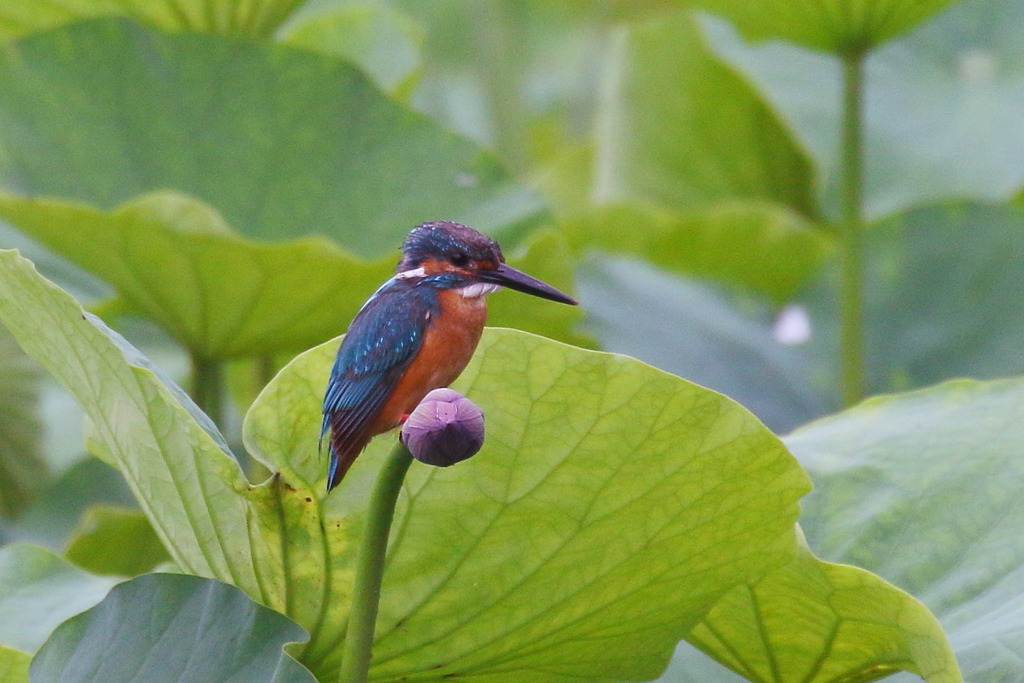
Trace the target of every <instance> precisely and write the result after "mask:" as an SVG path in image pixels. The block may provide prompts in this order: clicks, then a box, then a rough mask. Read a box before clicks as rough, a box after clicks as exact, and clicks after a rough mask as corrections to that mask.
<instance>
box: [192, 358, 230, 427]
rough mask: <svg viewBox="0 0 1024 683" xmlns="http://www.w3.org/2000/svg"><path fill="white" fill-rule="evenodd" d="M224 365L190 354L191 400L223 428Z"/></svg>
mask: <svg viewBox="0 0 1024 683" xmlns="http://www.w3.org/2000/svg"><path fill="white" fill-rule="evenodd" d="M223 397H224V365H223V364H222V363H221V362H220V361H215V360H209V359H207V358H200V357H199V356H197V355H195V354H192V400H193V401H195V402H196V405H198V406H199V407H200V408H201V409H202V411H203V412H204V413H206V414H207V415H209V416H210V419H211V420H213V423H214V424H215V425H217V426H218V427H220V428H221V429H223V428H224V402H223Z"/></svg>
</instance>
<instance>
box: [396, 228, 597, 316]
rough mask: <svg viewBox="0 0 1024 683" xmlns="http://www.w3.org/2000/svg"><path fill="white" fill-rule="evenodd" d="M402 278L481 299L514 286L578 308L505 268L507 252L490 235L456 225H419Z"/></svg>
mask: <svg viewBox="0 0 1024 683" xmlns="http://www.w3.org/2000/svg"><path fill="white" fill-rule="evenodd" d="M395 277H397V278H400V279H409V280H412V279H420V278H424V279H428V280H429V281H430V282H431V283H432V284H434V285H435V286H438V287H440V288H443V289H459V290H461V291H462V292H463V294H464V295H466V296H480V295H483V294H486V293H488V292H490V291H494V290H495V289H500V288H501V287H508V288H509V289H514V290H517V291H520V292H525V293H526V294H532V295H533V296H539V297H541V298H543V299H550V300H551V301H558V302H560V303H564V304H572V305H574V306H575V305H577V302H576V300H575V299H573V298H572V297H570V296H568V295H567V294H564V293H562V292H560V291H559V290H557V289H555V288H554V287H552V286H551V285H549V284H547V283H545V282H542V281H541V280H538V279H537V278H535V277H531V276H529V275H527V274H526V273H523V272H522V271H519V270H516V269H515V268H513V267H512V266H509V265H507V264H506V263H505V257H504V256H503V255H502V253H501V247H500V246H498V243H497V242H495V241H494V240H492V239H491V238H490V237H488V236H487V235H484V234H483V233H480V232H477V231H476V230H474V229H473V228H470V227H468V226H465V225H462V224H460V223H452V222H450V221H430V222H429V223H423V224H421V225H418V226H416V227H415V228H413V229H412V231H411V232H410V233H409V234H408V236H406V238H405V243H404V244H403V245H402V260H401V261H399V262H398V268H397V274H396V276H395Z"/></svg>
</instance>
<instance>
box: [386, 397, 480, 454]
mask: <svg viewBox="0 0 1024 683" xmlns="http://www.w3.org/2000/svg"><path fill="white" fill-rule="evenodd" d="M402 443H404V444H405V446H406V448H408V449H409V452H410V453H412V455H413V457H414V458H416V459H417V460H419V461H420V462H422V463H426V464H427V465H434V466H435V467H448V466H449V465H454V464H455V463H457V462H462V461H463V460H466V459H467V458H470V457H472V456H473V455H475V454H476V452H477V451H479V450H480V447H481V446H483V445H484V413H483V411H482V410H480V408H479V407H477V405H476V404H475V403H473V402H472V401H470V400H469V399H468V398H466V397H465V396H463V395H462V394H460V393H459V392H457V391H455V390H454V389H434V390H433V391H431V392H430V393H429V394H427V395H426V396H425V397H424V398H423V400H422V401H420V404H419V405H418V406H416V410H414V411H412V414H411V415H410V416H409V419H407V420H406V421H405V425H404V426H403V427H402Z"/></svg>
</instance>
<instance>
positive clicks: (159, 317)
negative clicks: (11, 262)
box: [0, 192, 397, 358]
mask: <svg viewBox="0 0 1024 683" xmlns="http://www.w3.org/2000/svg"><path fill="white" fill-rule="evenodd" d="M0 215H2V216H3V217H4V218H5V219H7V220H9V221H11V222H12V223H14V224H16V225H18V226H20V227H21V228H22V229H23V230H25V231H26V232H27V233H29V234H31V235H32V236H33V237H35V238H36V239H38V240H39V241H41V242H43V243H44V244H46V245H47V246H49V247H50V248H52V249H54V250H55V251H57V252H58V253H61V254H62V255H64V256H66V257H67V258H69V259H71V260H72V261H74V262H75V263H78V264H79V265H81V266H83V267H85V268H87V269H88V270H89V271H90V272H92V273H94V274H95V275H97V276H98V277H101V278H102V279H104V280H105V281H107V282H108V283H110V284H111V285H113V286H114V287H115V288H116V289H117V291H118V293H119V294H120V295H121V297H122V298H123V299H124V300H125V301H126V302H127V303H128V304H129V306H130V307H132V308H133V309H135V310H137V311H139V312H140V313H143V314H144V315H146V316H147V317H149V318H151V319H152V320H154V321H155V322H156V323H158V324H159V325H161V326H162V327H163V328H164V329H166V330H167V331H168V332H169V333H170V334H172V335H173V336H174V337H175V338H177V339H178V340H180V341H181V342H182V343H183V344H184V345H185V346H186V347H188V348H189V349H190V350H191V351H192V353H195V354H197V355H199V356H201V357H204V358H231V357H237V356H247V355H254V354H269V353H274V352H277V351H292V352H294V351H297V350H300V349H302V348H306V347H308V346H309V345H311V344H314V343H318V342H321V341H323V340H324V339H325V338H328V337H330V336H332V335H334V334H337V333H338V331H340V330H344V329H345V327H346V326H347V325H348V321H349V320H351V318H352V316H354V315H355V313H356V311H358V310H359V307H360V306H361V305H362V302H363V301H365V300H366V298H367V297H368V296H370V294H372V293H373V291H374V290H375V289H376V288H377V286H378V285H379V284H380V283H381V282H383V281H384V280H386V279H387V278H388V277H389V276H390V274H391V271H392V270H393V268H394V262H395V261H396V260H397V259H396V258H395V257H387V258H384V259H381V260H378V261H376V262H373V263H367V262H364V261H360V260H358V259H356V258H353V257H352V256H351V255H349V254H346V253H345V252H344V251H342V250H341V249H339V248H338V247H337V246H336V245H334V244H333V243H331V242H330V241H328V240H325V239H323V238H305V239H302V240H294V241H291V242H288V243H285V244H261V243H258V242H253V241H252V240H248V239H245V238H244V237H242V236H240V235H238V234H237V233H235V232H233V231H232V230H231V229H230V228H229V227H228V226H227V225H226V224H225V222H224V220H223V218H222V217H221V216H220V215H219V214H218V213H217V212H216V211H215V210H214V209H212V208H210V207H209V206H207V205H206V204H204V203H202V202H200V201H197V200H194V199H192V198H189V197H186V196H182V195H179V194H176V193H168V192H163V193H158V194H153V195H148V196H145V197H141V198H138V199H135V200H133V201H131V202H128V203H126V204H124V205H122V206H120V207H118V208H116V209H114V210H113V211H109V212H107V211H101V210H98V209H95V208H92V207H89V206H83V205H80V204H74V203H68V202H62V201H56V200H35V199H24V198H21V197H15V196H11V195H8V194H3V193H0Z"/></svg>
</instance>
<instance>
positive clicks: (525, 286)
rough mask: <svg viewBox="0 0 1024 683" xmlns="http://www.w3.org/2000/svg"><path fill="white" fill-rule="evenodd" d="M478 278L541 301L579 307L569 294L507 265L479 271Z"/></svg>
mask: <svg viewBox="0 0 1024 683" xmlns="http://www.w3.org/2000/svg"><path fill="white" fill-rule="evenodd" d="M476 276H477V277H478V278H480V279H481V280H483V281H484V282H490V283H492V284H495V285H501V286H502V287H508V288H509V289H514V290H516V291H517V292H523V293H524V294H532V295H534V296H539V297H540V298H541V299H550V300H551V301H557V302H558V303H560V304H570V305H572V306H579V302H578V301H576V299H573V298H572V297H571V296H569V295H568V294H563V293H562V292H560V291H558V290H557V289H555V288H554V287H552V286H551V285H549V284H547V283H546V282H542V281H540V280H538V279H537V278H535V277H531V276H529V275H527V274H526V273H524V272H523V271H521V270H516V269H515V268H513V267H512V266H510V265H508V264H507V263H502V264H501V265H499V266H498V269H497V270H479V271H477V273H476Z"/></svg>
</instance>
